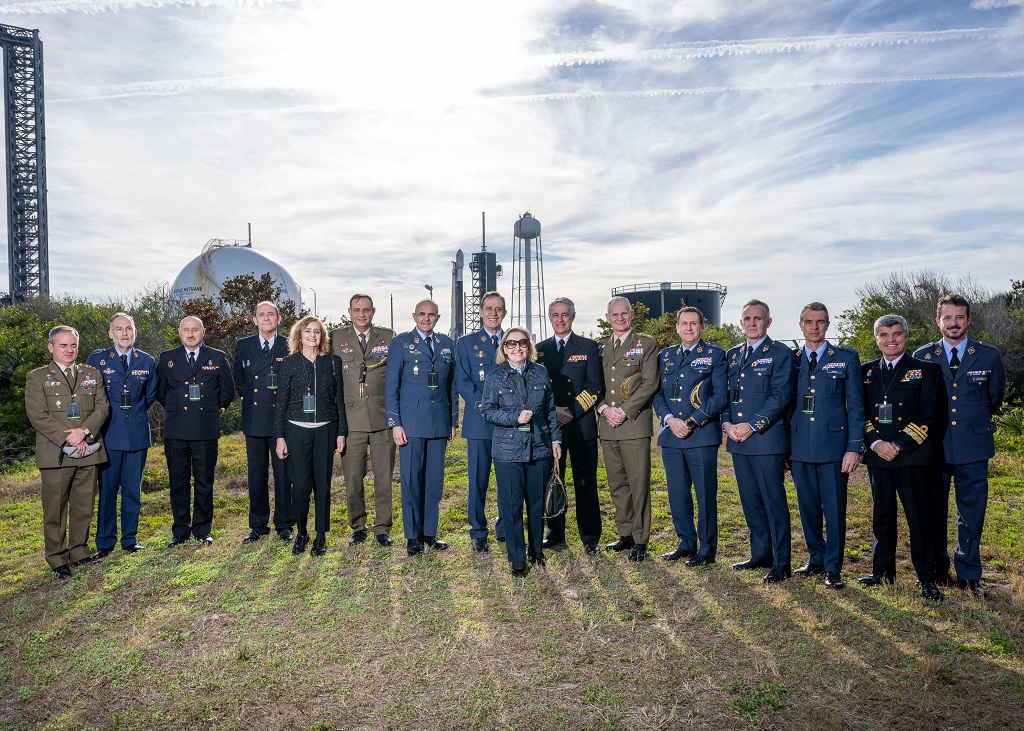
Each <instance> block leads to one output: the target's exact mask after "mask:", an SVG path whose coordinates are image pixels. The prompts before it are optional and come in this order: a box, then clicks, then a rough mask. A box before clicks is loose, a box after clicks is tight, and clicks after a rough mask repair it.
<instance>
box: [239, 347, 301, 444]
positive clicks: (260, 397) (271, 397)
mask: <svg viewBox="0 0 1024 731" xmlns="http://www.w3.org/2000/svg"><path fill="white" fill-rule="evenodd" d="M287 355H288V338H286V337H285V336H283V335H281V334H280V333H278V334H277V337H275V338H274V345H273V347H271V348H270V354H269V355H264V354H263V338H262V336H261V335H258V334H257V335H250V336H249V337H246V338H241V339H239V341H238V343H237V344H236V345H235V364H234V365H235V368H234V381H235V389H236V390H237V392H238V397H239V398H240V399H241V401H242V433H243V434H245V435H246V436H250V437H272V436H274V407H275V406H276V404H277V389H276V388H268V385H269V383H270V379H269V378H268V376H269V375H270V373H274V376H275V378H276V380H277V381H278V383H279V384H280V380H281V363H282V361H284V359H285V357H286V356H287Z"/></svg>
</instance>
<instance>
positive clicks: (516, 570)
mask: <svg viewBox="0 0 1024 731" xmlns="http://www.w3.org/2000/svg"><path fill="white" fill-rule="evenodd" d="M512 576H513V578H516V579H525V578H526V564H525V563H523V562H522V561H513V562H512Z"/></svg>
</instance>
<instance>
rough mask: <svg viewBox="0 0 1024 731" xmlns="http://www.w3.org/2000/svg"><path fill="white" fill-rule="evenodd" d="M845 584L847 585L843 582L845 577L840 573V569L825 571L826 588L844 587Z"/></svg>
mask: <svg viewBox="0 0 1024 731" xmlns="http://www.w3.org/2000/svg"><path fill="white" fill-rule="evenodd" d="M844 586H846V585H845V584H844V583H843V577H842V576H840V575H839V572H838V571H826V572H825V588H826V589H842V588H843V587H844Z"/></svg>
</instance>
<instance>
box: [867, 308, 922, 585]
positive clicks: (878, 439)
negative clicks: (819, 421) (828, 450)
mask: <svg viewBox="0 0 1024 731" xmlns="http://www.w3.org/2000/svg"><path fill="white" fill-rule="evenodd" d="M874 330H875V342H876V343H877V345H878V349H879V350H880V351H882V357H881V358H879V359H878V360H873V361H871V362H869V363H865V364H863V365H862V366H861V371H862V373H863V378H864V411H865V413H866V416H867V419H866V424H865V427H864V444H865V445H867V452H866V457H865V460H864V461H865V463H866V464H867V466H868V479H869V480H870V482H871V500H872V516H871V527H872V530H873V531H874V534H875V546H874V550H873V551H872V554H871V567H872V570H871V574H870V575H868V576H862V577H861V578H859V579H857V581H858V582H860V583H861V584H864V585H865V586H877V585H878V584H882V583H886V584H892V583H894V582H895V581H896V498H897V497H899V499H900V502H902V503H903V512H904V514H905V515H906V516H907V528H908V529H909V531H910V559H911V561H912V562H913V564H914V570H915V571H916V572H917V581H918V584H920V586H921V595H922V596H923V597H924V598H925V599H928V600H931V601H941V600H942V593H941V592H940V591H939V589H938V587H937V586H935V576H934V574H935V549H934V545H933V544H934V543H935V540H936V536H935V535H934V532H935V531H934V524H933V522H932V521H933V514H934V507H933V503H934V501H935V500H936V499H937V497H936V493H937V492H938V486H939V476H938V474H937V472H936V468H935V461H936V459H937V458H938V459H941V457H940V456H939V455H940V454H941V451H940V450H941V447H939V446H938V445H937V444H936V442H937V440H941V434H940V435H939V436H938V437H936V430H941V425H942V416H941V412H942V374H941V371H940V370H939V367H938V366H937V365H935V364H934V363H927V362H922V361H919V360H915V359H913V358H911V357H910V356H908V355H907V354H906V349H907V333H908V332H909V328H908V327H907V321H906V320H905V319H903V318H902V317H900V316H899V315H883V316H882V317H879V318H878V319H877V320H875V328H874ZM939 443H940V444H941V442H939Z"/></svg>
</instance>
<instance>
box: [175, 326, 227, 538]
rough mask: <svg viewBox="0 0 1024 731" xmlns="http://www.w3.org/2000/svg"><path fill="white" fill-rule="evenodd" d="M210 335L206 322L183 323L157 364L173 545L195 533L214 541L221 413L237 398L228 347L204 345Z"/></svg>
mask: <svg viewBox="0 0 1024 731" xmlns="http://www.w3.org/2000/svg"><path fill="white" fill-rule="evenodd" d="M205 334H206V328H205V327H204V326H203V321H202V320H200V319H199V318H198V317H192V316H189V317H186V318H184V319H183V320H182V321H181V324H180V325H178V337H180V338H181V345H180V346H178V347H177V348H172V349H171V350H165V351H164V352H162V353H161V354H160V360H159V362H158V364H157V374H158V377H159V380H158V386H157V396H156V398H157V401H159V402H160V404H161V405H162V406H163V407H164V409H165V410H166V415H165V417H164V453H165V454H166V455H167V474H168V481H169V482H170V493H171V513H172V514H173V515H174V523H173V524H172V526H171V533H172V537H171V542H170V543H169V544H168V546H169V547H173V546H177V545H180V544H182V543H184V542H185V541H187V540H188V539H189V534H191V535H192V536H193V537H195V538H196V540H198V541H200V543H201V544H203V545H207V546H209V545H212V544H213V537H212V536H211V535H210V526H211V524H212V522H213V474H214V470H215V469H216V467H217V447H218V440H219V439H220V415H221V412H223V411H224V409H225V408H227V406H228V404H230V403H231V401H232V399H234V397H235V383H234V380H233V379H232V378H231V364H230V363H228V359H227V356H226V355H224V351H222V350H217V349H216V348H211V347H209V346H207V345H203V336H204V335H205ZM193 481H194V482H195V508H194V510H193V509H192V482H193Z"/></svg>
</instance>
